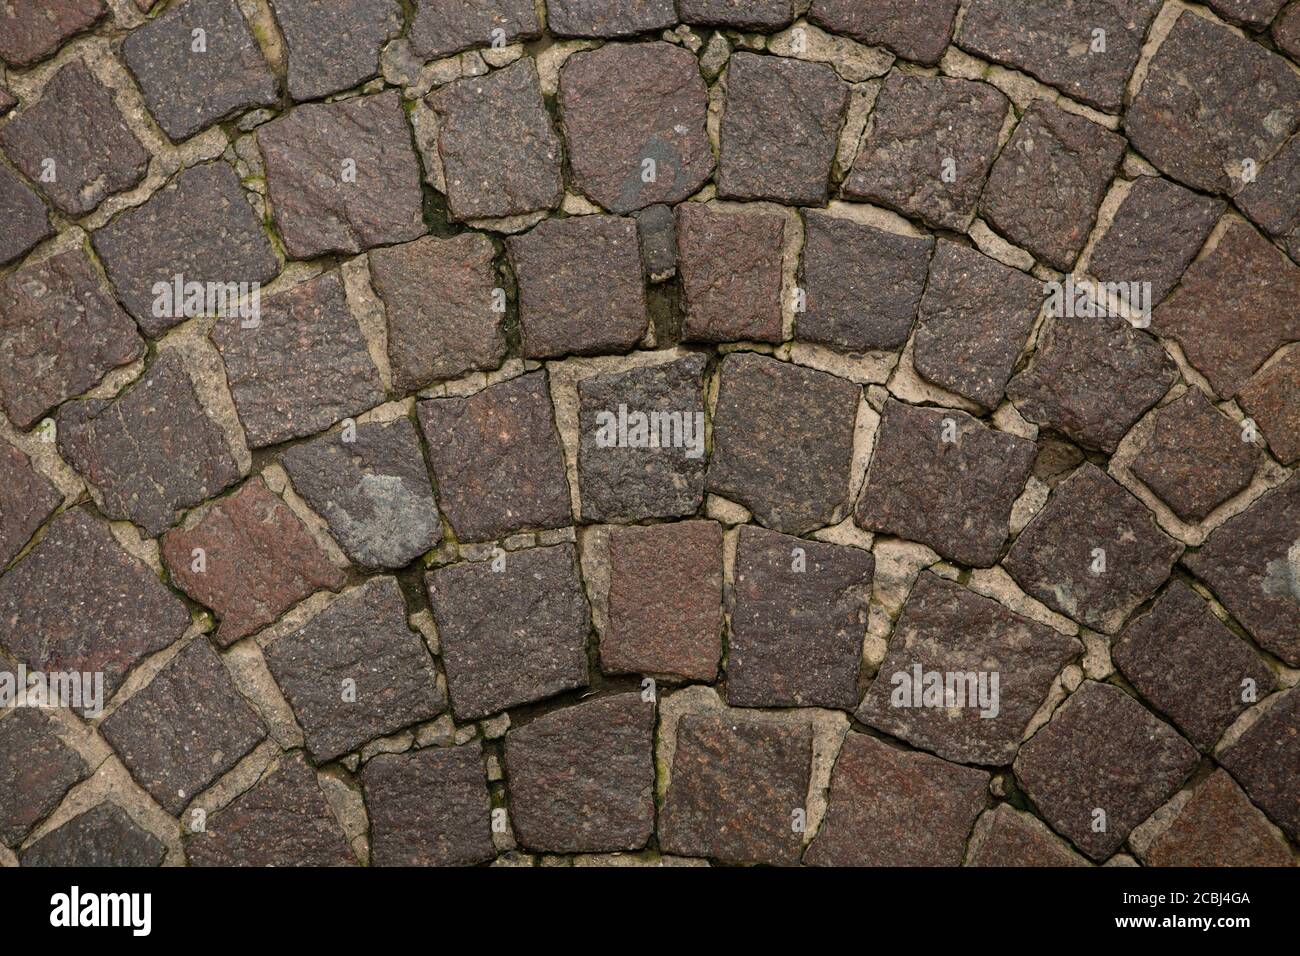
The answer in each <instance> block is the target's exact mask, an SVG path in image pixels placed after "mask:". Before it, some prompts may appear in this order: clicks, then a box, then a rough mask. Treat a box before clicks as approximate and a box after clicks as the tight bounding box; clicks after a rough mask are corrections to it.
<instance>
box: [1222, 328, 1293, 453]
mask: <svg viewBox="0 0 1300 956" xmlns="http://www.w3.org/2000/svg"><path fill="white" fill-rule="evenodd" d="M1237 402H1238V404H1240V405H1241V407H1242V408H1243V409H1245V410H1246V414H1247V415H1249V416H1250V417H1251V418H1253V419H1254V420H1255V424H1256V425H1257V426H1259V430H1260V431H1261V432H1263V434H1264V438H1265V439H1266V440H1267V441H1268V447H1269V448H1270V449H1271V450H1272V452H1273V454H1274V455H1276V456H1277V459H1278V461H1280V462H1282V464H1284V465H1294V464H1295V463H1296V462H1297V461H1300V346H1296V345H1289V346H1287V347H1286V348H1285V349H1283V350H1282V351H1281V352H1280V353H1279V354H1278V358H1277V360H1276V361H1274V362H1272V363H1270V364H1268V365H1266V366H1264V367H1263V368H1262V369H1260V370H1259V371H1258V372H1256V373H1255V374H1254V376H1252V377H1251V379H1250V381H1249V382H1247V383H1246V384H1245V385H1243V386H1242V388H1241V391H1240V392H1238V393H1237Z"/></svg>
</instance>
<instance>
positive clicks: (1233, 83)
mask: <svg viewBox="0 0 1300 956" xmlns="http://www.w3.org/2000/svg"><path fill="white" fill-rule="evenodd" d="M1297 124H1300V76H1296V74H1295V72H1294V71H1293V70H1292V69H1290V68H1289V67H1288V66H1287V64H1286V61H1285V60H1283V59H1281V58H1280V57H1278V56H1277V55H1276V54H1273V53H1270V52H1269V51H1268V50H1266V49H1264V48H1263V47H1262V46H1260V45H1258V44H1256V43H1252V42H1251V41H1249V40H1246V39H1244V38H1243V37H1240V36H1238V35H1237V34H1235V33H1234V32H1233V31H1231V30H1229V29H1226V28H1224V27H1222V26H1220V25H1218V24H1216V23H1211V22H1210V21H1209V20H1207V19H1205V18H1204V17H1200V16H1197V15H1196V14H1195V13H1194V12H1192V11H1190V10H1184V11H1183V13H1182V14H1180V15H1179V17H1178V21H1177V22H1176V23H1175V24H1174V28H1173V30H1171V31H1170V33H1169V35H1168V36H1167V37H1166V38H1165V41H1164V42H1163V43H1162V44H1161V45H1160V49H1159V50H1158V51H1157V52H1156V55H1155V58H1154V59H1153V60H1152V61H1151V65H1150V70H1149V72H1148V73H1147V77H1146V81H1145V82H1144V83H1143V84H1142V88H1141V89H1140V90H1139V91H1138V94H1137V96H1136V97H1134V99H1133V102H1132V104H1131V105H1130V106H1129V109H1128V111H1127V113H1126V114H1125V116H1124V129H1125V131H1126V133H1127V134H1128V138H1129V140H1130V141H1131V142H1132V144H1133V147H1134V148H1135V149H1137V150H1138V152H1140V153H1141V154H1142V155H1143V156H1145V157H1146V158H1147V159H1149V160H1150V161H1151V162H1152V163H1154V164H1155V165H1156V166H1157V167H1159V168H1160V170H1161V171H1162V172H1164V173H1165V174H1167V175H1169V176H1171V177H1173V178H1174V179H1177V180H1178V181H1179V182H1183V183H1186V184H1187V185H1189V186H1192V187H1194V188H1196V189H1199V190H1201V191H1202V192H1229V191H1232V190H1233V188H1234V187H1235V186H1240V184H1241V181H1240V179H1238V178H1236V177H1237V176H1238V175H1239V171H1240V168H1241V163H1242V160H1245V159H1253V160H1254V161H1255V162H1256V163H1260V162H1261V161H1262V160H1264V159H1267V158H1268V157H1269V156H1272V155H1273V153H1274V152H1275V151H1276V150H1277V148H1278V147H1279V146H1280V145H1282V142H1283V141H1284V140H1285V139H1286V138H1287V136H1289V135H1290V134H1291V133H1292V132H1294V131H1295V129H1296V126H1297Z"/></svg>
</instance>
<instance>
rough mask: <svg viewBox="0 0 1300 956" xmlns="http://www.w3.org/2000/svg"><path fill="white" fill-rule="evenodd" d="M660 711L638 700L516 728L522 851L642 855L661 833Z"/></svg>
mask: <svg viewBox="0 0 1300 956" xmlns="http://www.w3.org/2000/svg"><path fill="white" fill-rule="evenodd" d="M654 730H655V705H654V703H653V701H651V702H646V701H644V700H642V699H641V694H640V693H639V692H633V693H630V694H616V695H614V696H612V697H603V698H600V699H597V700H587V701H584V702H582V703H580V704H575V705H574V706H572V707H562V708H560V709H558V710H553V711H551V712H549V713H547V714H543V715H542V716H540V717H538V718H536V719H535V720H532V721H529V722H528V723H527V724H524V725H522V726H519V727H512V728H511V729H510V732H509V733H507V734H506V746H505V771H506V782H507V787H508V789H509V793H510V813H511V823H512V824H513V825H514V831H515V835H516V836H517V837H518V839H519V843H520V845H521V846H523V847H525V848H527V849H530V850H537V851H541V852H550V853H607V852H614V851H618V850H639V849H641V848H642V847H644V846H645V845H646V843H647V842H648V841H649V839H650V835H651V833H652V831H653V830H654V823H655V808H654V787H655V768H654V759H653V755H652V751H653V747H654Z"/></svg>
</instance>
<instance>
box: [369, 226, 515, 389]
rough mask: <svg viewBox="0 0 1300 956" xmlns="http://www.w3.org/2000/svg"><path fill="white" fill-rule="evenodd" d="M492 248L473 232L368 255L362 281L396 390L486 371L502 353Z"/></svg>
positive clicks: (426, 238)
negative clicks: (383, 328)
mask: <svg viewBox="0 0 1300 956" xmlns="http://www.w3.org/2000/svg"><path fill="white" fill-rule="evenodd" d="M495 256H496V250H495V249H494V248H493V246H492V242H491V241H490V240H489V239H488V238H487V236H484V235H482V234H480V233H462V234H461V235H459V236H453V237H452V238H449V239H442V238H438V237H436V236H424V237H422V238H420V239H417V240H415V242H409V243H406V244H404V245H400V246H390V247H388V248H385V249H374V250H372V251H371V252H370V278H371V282H372V284H373V285H374V287H375V291H376V292H377V293H378V294H379V298H380V299H382V300H383V303H384V306H385V313H386V315H387V321H388V364H389V365H390V367H391V368H392V370H393V387H394V388H395V389H397V390H398V391H401V392H409V391H413V390H415V389H417V388H423V387H424V386H426V385H428V384H430V383H431V382H434V381H437V380H439V379H451V378H459V377H460V376H461V375H464V374H465V373H466V372H470V371H474V370H482V369H494V368H497V367H498V366H500V364H501V360H502V359H503V358H504V357H505V354H506V337H505V330H504V322H505V313H504V311H502V312H498V311H496V310H495V308H494V302H493V291H492V290H493V289H496V288H498V284H497V273H496V268H495V266H494V265H493V260H494V258H495Z"/></svg>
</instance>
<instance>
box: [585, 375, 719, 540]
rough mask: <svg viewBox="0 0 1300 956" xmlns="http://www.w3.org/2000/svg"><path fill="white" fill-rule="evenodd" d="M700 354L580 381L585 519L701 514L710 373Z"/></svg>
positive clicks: (706, 463)
mask: <svg viewBox="0 0 1300 956" xmlns="http://www.w3.org/2000/svg"><path fill="white" fill-rule="evenodd" d="M706 365H707V358H706V356H704V355H702V354H699V353H694V354H691V355H688V356H686V357H685V358H681V359H677V360H676V361H673V362H666V363H663V364H661V365H648V366H644V367H642V368H635V369H630V370H628V371H625V372H615V373H610V374H606V375H593V376H591V377H590V378H585V379H583V380H582V381H580V382H579V383H578V401H579V407H578V429H579V432H580V436H581V437H580V438H579V441H578V490H579V493H580V500H581V503H582V518H583V520H585V521H640V520H643V519H646V518H678V517H684V516H686V515H690V514H694V513H695V512H696V511H697V510H699V507H700V504H701V503H702V502H703V500H704V476H705V472H706V470H707V469H708V458H707V457H706V455H705V442H704V439H705V428H704V371H705V366H706Z"/></svg>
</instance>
